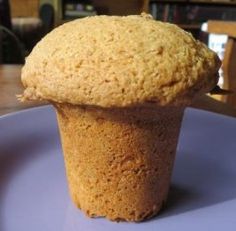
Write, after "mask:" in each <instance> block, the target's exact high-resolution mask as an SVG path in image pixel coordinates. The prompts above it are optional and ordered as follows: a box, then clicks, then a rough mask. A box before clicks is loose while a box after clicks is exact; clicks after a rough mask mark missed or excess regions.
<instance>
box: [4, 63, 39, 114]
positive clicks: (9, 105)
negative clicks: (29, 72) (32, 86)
mask: <svg viewBox="0 0 236 231" xmlns="http://www.w3.org/2000/svg"><path fill="white" fill-rule="evenodd" d="M21 68H22V66H21V65H0V115H4V114H7V113H10V112H15V111H18V110H22V109H25V108H29V107H34V106H38V105H42V103H36V102H24V103H22V102H19V101H18V100H17V98H16V95H18V94H21V93H22V92H23V89H24V88H23V85H22V84H21V80H20V75H21Z"/></svg>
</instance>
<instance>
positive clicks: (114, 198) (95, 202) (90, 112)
mask: <svg viewBox="0 0 236 231" xmlns="http://www.w3.org/2000/svg"><path fill="white" fill-rule="evenodd" d="M219 66H220V61H219V59H218V57H217V55H216V54H215V53H214V52H213V51H211V50H209V49H208V48H207V47H206V46H205V45H204V44H202V43H201V42H199V41H197V40H195V39H194V38H193V37H192V36H191V34H189V33H187V32H185V31H183V30H182V29H180V28H179V27H177V26H175V25H172V24H168V23H162V22H158V21H155V20H153V19H152V18H151V17H150V16H149V15H146V14H142V15H141V16H127V17H119V16H94V17H88V18H85V19H79V20H75V21H72V22H69V23H66V24H64V25H62V26H60V27H58V28H57V29H55V30H53V31H52V32H51V33H49V34H48V35H47V36H45V37H44V38H43V39H42V41H40V42H39V43H38V44H37V45H36V47H35V48H34V49H33V51H32V53H31V54H30V55H29V57H28V58H27V60H26V64H25V66H24V68H23V70H22V82H23V84H24V86H25V88H26V89H25V91H24V93H23V95H22V100H40V99H44V100H48V101H50V102H52V104H53V105H54V106H55V108H56V112H57V117H58V122H59V128H60V134H61V139H62V146H63V151H64V157H65V165H66V171H67V177H68V183H69V189H70V193H71V196H72V199H73V201H74V202H75V204H76V205H77V206H78V207H80V208H81V209H82V210H83V211H84V212H85V213H86V214H87V215H89V216H91V217H96V216H104V217H107V218H109V219H111V220H126V221H141V220H143V219H145V218H149V217H151V216H153V215H155V214H157V213H158V212H159V211H160V209H161V208H162V206H163V204H164V203H165V201H166V198H167V195H168V189H169V183H170V178H171V172H172V167H173V163H174V158H175V150H176V145H177V140H178V134H179V129H180V126H181V120H182V115H183V110H184V107H186V106H187V105H188V104H190V103H191V101H192V100H193V99H194V98H195V97H196V96H199V95H200V94H204V93H206V92H208V91H209V90H211V89H212V88H213V87H214V86H215V85H216V83H217V81H218V74H217V72H218V69H219Z"/></svg>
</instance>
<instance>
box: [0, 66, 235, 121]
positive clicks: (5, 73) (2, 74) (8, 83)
mask: <svg viewBox="0 0 236 231" xmlns="http://www.w3.org/2000/svg"><path fill="white" fill-rule="evenodd" d="M21 68H22V66H21V65H0V116H1V115H4V114H7V113H10V112H15V111H19V110H22V109H26V108H30V107H35V106H39V105H42V104H45V102H40V103H39V102H23V103H22V102H19V101H18V100H17V98H16V95H18V94H21V93H22V92H23V89H24V88H23V86H22V84H21V80H20V75H21ZM193 107H196V108H200V109H204V110H209V111H213V112H217V113H220V114H225V115H229V116H234V117H236V109H234V108H232V107H231V106H229V105H227V104H225V103H222V102H219V101H217V100H214V99H212V98H211V97H208V96H204V97H201V98H199V100H197V101H196V102H195V104H194V105H193Z"/></svg>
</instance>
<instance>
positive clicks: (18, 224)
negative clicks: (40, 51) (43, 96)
mask: <svg viewBox="0 0 236 231" xmlns="http://www.w3.org/2000/svg"><path fill="white" fill-rule="evenodd" d="M0 230H1V231H28V230H29V231H42V230H43V231H78V230H80V231H90V230H96V231H107V230H112V231H118V230H119V231H122V230H127V231H128V230H129V231H130V230H131V231H132V230H135V231H140V230H145V231H146V230H161V231H174V230H181V231H189V230H191V231H194V230H196V231H199V230H201V231H203V230H214V231H217V230H219V231H222V230H227V231H231V230H232V231H235V230H236V119H234V118H231V117H226V116H222V115H218V114H213V113H210V112H206V111H201V110H195V109H187V110H186V112H185V116H184V120H183V124H182V129H181V134H180V139H179V144H178V153H177V157H176V163H175V168H174V173H173V178H172V185H171V190H170V194H169V200H168V204H167V207H166V208H165V210H164V211H163V212H162V213H161V214H160V215H159V216H157V217H155V218H153V219H151V220H149V221H146V222H142V223H125V222H121V223H114V222H110V221H107V220H106V219H103V218H99V219H89V218H87V217H86V216H84V215H83V213H82V212H81V211H80V210H78V209H76V208H75V207H74V206H73V204H72V203H71V201H70V198H69V195H68V190H67V185H66V177H65V170H64V165H63V157H62V150H61V145H60V141H59V135H58V128H57V124H56V117H55V113H54V111H53V109H52V108H51V107H49V106H44V107H39V108H35V109H31V110H25V111H22V112H19V113H15V114H11V115H7V116H3V117H1V118H0Z"/></svg>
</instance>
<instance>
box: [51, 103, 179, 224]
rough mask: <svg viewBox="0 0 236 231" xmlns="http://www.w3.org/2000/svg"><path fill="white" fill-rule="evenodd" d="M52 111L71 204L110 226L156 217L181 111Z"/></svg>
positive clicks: (166, 186) (71, 108) (165, 192)
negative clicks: (57, 127) (60, 142)
mask: <svg viewBox="0 0 236 231" xmlns="http://www.w3.org/2000/svg"><path fill="white" fill-rule="evenodd" d="M55 106H56V109H57V116H58V122H59V126H60V132H61V139H62V145H63V151H64V157H65V165H66V172H67V177H68V183H69V189H70V193H71V196H72V199H73V201H74V203H75V204H76V205H77V206H78V207H79V208H81V209H82V211H84V213H86V214H87V215H88V216H90V217H106V218H108V219H110V220H114V221H120V220H125V221H142V220H144V219H147V218H150V217H152V216H154V215H156V214H157V213H158V212H159V211H160V209H161V208H162V207H163V204H164V203H165V201H166V199H167V195H168V189H169V183H170V178H171V171H172V167H173V162H174V159H175V150H176V145H177V139H178V134H179V129H180V124H181V120H182V114H183V110H182V109H180V108H179V107H178V108H168V109H163V108H161V110H160V109H158V108H156V107H155V108H151V107H149V108H144V107H140V108H128V109H123V110H121V109H107V110H105V109H101V108H95V107H89V106H86V107H85V106H83V107H80V106H71V105H65V104H63V105H60V104H57V105H55Z"/></svg>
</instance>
